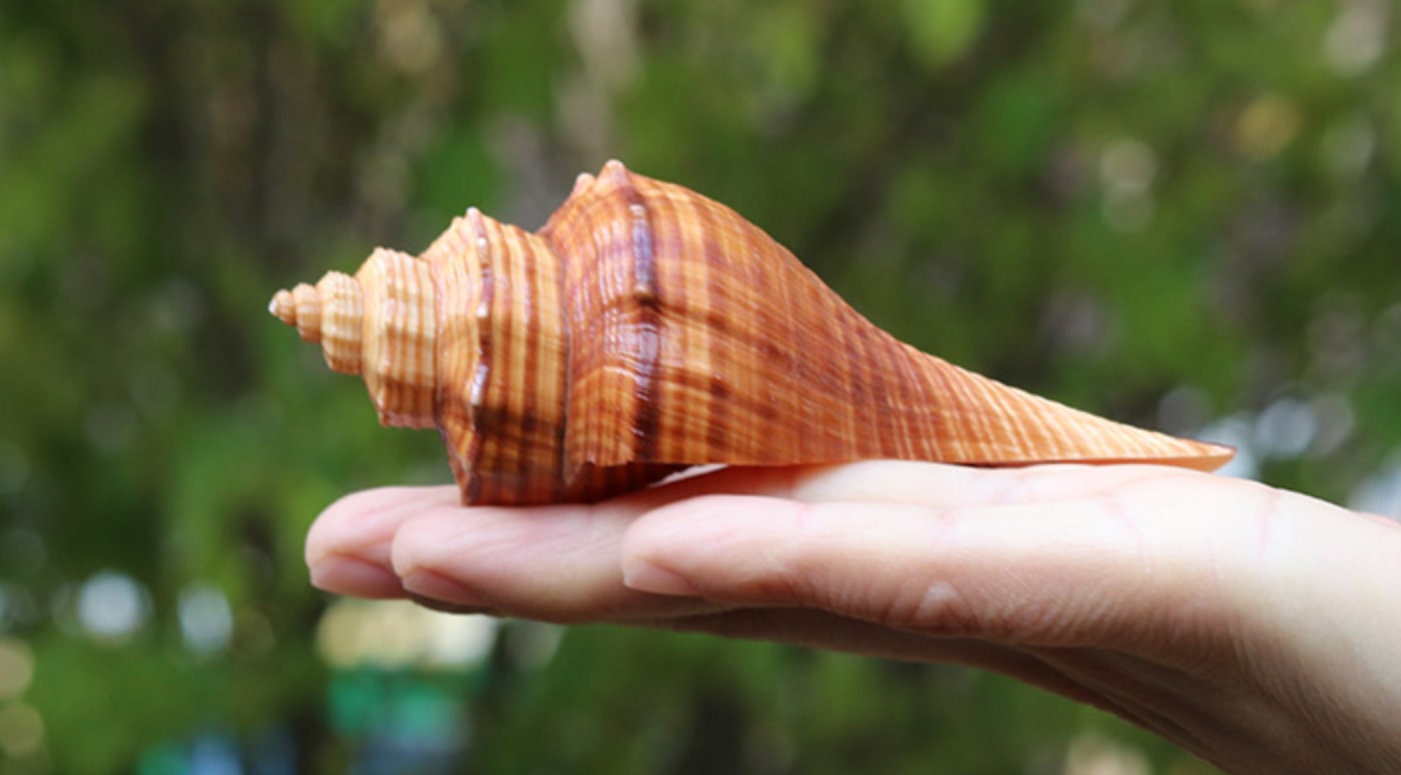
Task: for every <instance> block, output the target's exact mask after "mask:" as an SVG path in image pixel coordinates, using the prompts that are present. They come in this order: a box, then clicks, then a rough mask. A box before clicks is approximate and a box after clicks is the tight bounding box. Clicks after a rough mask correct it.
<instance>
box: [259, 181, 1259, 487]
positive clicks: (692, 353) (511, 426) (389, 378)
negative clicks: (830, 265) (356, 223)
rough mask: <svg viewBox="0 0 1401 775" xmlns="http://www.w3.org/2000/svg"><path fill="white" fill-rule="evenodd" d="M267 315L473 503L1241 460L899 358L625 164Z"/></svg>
mask: <svg viewBox="0 0 1401 775" xmlns="http://www.w3.org/2000/svg"><path fill="white" fill-rule="evenodd" d="M269 309H270V311H271V312H272V314H274V315H276V316H277V317H278V318H279V319H281V320H282V322H284V323H286V324H288V325H292V326H296V327H297V330H298V332H299V333H300V334H301V337H302V338H303V339H305V340H306V341H308V342H319V343H320V344H321V347H322V349H323V350H324V352H325V356H326V363H327V364H328V365H329V366H330V367H331V368H332V369H334V370H336V371H339V372H344V373H347V374H360V375H362V376H363V377H364V380H365V386H366V388H368V390H369V393H370V398H371V399H372V400H373V401H374V405H375V408H376V409H377V410H378V411H379V419H380V422H381V423H383V424H385V425H399V426H408V427H411V428H431V427H436V428H438V430H439V431H440V433H441V434H442V437H443V442H444V444H445V445H446V447H447V451H448V457H449V459H450V461H451V464H452V471H453V474H454V476H455V478H456V479H457V483H458V485H459V486H460V487H461V490H462V500H463V502H464V503H468V504H480V503H495V504H531V503H550V502H562V501H594V500H599V499H602V498H606V497H609V496H611V495H615V494H618V493H622V492H626V491H629V490H634V489H640V488H642V487H644V486H646V485H647V484H649V483H651V482H653V481H656V480H657V479H660V478H661V477H663V476H666V475H667V474H668V473H671V472H673V471H676V470H678V469H681V468H685V467H687V466H692V465H698V464H709V463H724V464H732V465H749V466H752V465H790V464H800V463H829V462H839V461H851V460H860V459H871V458H898V459H904V460H931V461H943V462H949V463H965V464H973V465H986V466H1015V465H1025V464H1030V463H1040V462H1050V461H1075V462H1090V463H1114V462H1131V461H1137V462H1148V463H1166V464H1172V465H1179V466H1186V467H1190V468H1197V469H1203V470H1212V469H1215V468H1217V467H1219V466H1220V465H1222V464H1224V463H1225V462H1226V461H1227V460H1229V459H1230V458H1231V456H1232V454H1233V453H1232V450H1231V449H1229V448H1227V447H1221V446H1217V445H1213V444H1206V443H1201V442H1196V441H1188V440H1184V439H1178V438H1173V437H1171V436H1166V435H1163V434H1161V433H1156V432H1153V431H1146V430H1140V429H1137V428H1132V427H1129V426H1126V425H1121V424H1119V423H1115V422H1111V421H1109V420H1105V419H1102V418H1099V417H1095V416H1093V415H1090V414H1087V413H1085V412H1081V411H1077V410H1075V409H1071V408H1068V407H1066V406H1063V405H1061V404H1058V403H1055V402H1053V401H1049V400H1046V399H1043V398H1038V397H1036V396H1033V395H1030V394H1028V393H1025V392H1023V391H1021V390H1018V389H1016V388H1012V387H1007V386H1005V385H1002V384H1000V383H998V382H995V381H993V380H991V379H988V378H985V377H981V376H978V375H976V374H973V373H971V372H968V371H965V370H963V369H960V368H959V367H957V366H954V365H952V364H949V363H947V362H945V361H943V360H940V359H939V358H936V357H934V356H931V355H926V354H924V353H921V352H919V351H918V350H916V349H914V348H913V347H910V346H909V345H906V344H902V343H901V342H899V341H897V340H896V339H895V338H894V337H892V336H890V335H889V334H887V333H885V332H884V331H881V330H880V329H878V328H877V327H876V326H875V325H874V324H872V323H870V322H869V321H867V320H866V319H865V318H863V317H862V316H861V315H860V314H858V313H857V312H856V311H855V310H853V309H852V308H851V307H850V306H848V305H847V304H846V303H845V302H844V301H843V300H842V299H841V298H840V297H839V296H837V294H836V293H834V292H833V291H832V290H830V289H829V288H827V286H825V285H824V284H823V283H822V282H821V281H820V280H819V279H818V278H817V277H816V276H815V275H814V274H813V273H812V272H810V271H809V270H808V269H807V268H805V267H804V266H803V265H802V264H801V263H800V262H799V261H798V260H797V259H796V258H794V256H793V255H792V254H791V253H789V252H788V251H787V250H786V249H785V248H784V247H783V246H781V245H779V244H778V243H777V242H775V241H774V240H773V239H772V238H770V237H769V236H768V235H767V234H765V233H764V232H763V231H762V230H760V229H759V228H758V227H757V226H754V225H753V224H751V223H749V222H748V221H746V220H745V219H744V218H742V217H740V216H739V215H738V214H737V213H735V212H734V211H733V210H731V209H729V208H728V207H725V206H724V205H722V204H719V203H718V202H715V201H713V200H711V199H707V198H706V197H704V196H701V195H699V194H696V193H695V192H693V191H689V190H687V189H685V188H682V187H681V186H678V185H674V184H670V183H664V182H661V181H658V180H652V179H650V178H647V177H643V176H642V175H638V174H636V173H633V172H629V171H628V170H627V169H626V168H624V166H623V165H622V164H621V163H619V162H617V161H610V162H608V164H606V165H605V166H604V167H603V170H602V172H601V173H599V175H598V176H597V177H594V176H591V175H587V174H584V175H580V176H579V179H578V181H577V182H576V183H575V185H574V191H573V193H572V194H571V195H570V196H569V198H568V199H567V200H566V201H565V202H564V204H563V205H562V206H561V207H560V208H559V210H557V211H556V212H555V213H554V214H553V215H552V216H551V217H550V220H549V222H548V223H547V224H545V227H544V228H542V229H541V230H540V231H538V232H535V233H530V232H527V231H524V230H522V229H519V228H517V227H515V226H510V225H507V224H503V223H500V222H498V221H495V220H492V219H491V218H489V217H487V216H485V215H482V214H481V213H480V212H478V211H477V210H476V209H475V208H472V209H469V210H468V211H467V213H466V215H465V217H460V218H456V219H454V220H453V223H452V226H450V227H449V228H448V230H447V231H446V232H444V233H443V234H442V236H440V237H438V239H437V241H435V242H434V243H433V244H432V245H430V246H429V248H428V249H427V250H426V251H425V252H424V253H423V255H421V256H418V257H417V258H415V257H413V256H410V255H408V254H406V253H401V252H398V251H394V250H386V249H384V248H379V249H376V250H375V251H374V253H373V254H372V255H371V256H370V258H369V259H368V260H367V261H366V262H365V263H364V265H363V266H361V267H360V270H359V271H358V272H357V273H356V274H355V275H354V276H353V277H352V276H348V275H345V274H341V273H339V272H330V273H328V274H327V275H326V276H325V277H323V278H322V279H321V281H320V282H318V283H317V284H316V286H315V287H313V286H309V285H306V284H301V285H298V286H297V287H295V288H293V289H292V290H291V291H279V292H278V293H277V295H276V296H275V297H273V300H272V304H271V305H270V307H269Z"/></svg>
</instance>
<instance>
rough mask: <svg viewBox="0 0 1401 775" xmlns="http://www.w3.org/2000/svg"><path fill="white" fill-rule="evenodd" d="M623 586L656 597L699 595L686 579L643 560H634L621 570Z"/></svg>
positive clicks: (694, 586) (693, 585) (697, 590)
mask: <svg viewBox="0 0 1401 775" xmlns="http://www.w3.org/2000/svg"><path fill="white" fill-rule="evenodd" d="M623 584H624V585H625V586H627V587H628V588H630V589H635V590H637V591H639V592H651V593H653V594H657V595H677V596H683V597H697V596H699V594H700V590H699V589H696V585H695V584H692V583H691V582H690V580H689V579H687V578H686V577H684V576H682V575H680V574H678V573H676V572H675V571H670V570H667V569H666V568H659V567H657V566H656V565H653V564H652V563H650V562H646V561H645V560H634V561H632V562H630V563H628V564H627V566H626V567H624V568H623Z"/></svg>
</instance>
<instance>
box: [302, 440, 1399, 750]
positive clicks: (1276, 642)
mask: <svg viewBox="0 0 1401 775" xmlns="http://www.w3.org/2000/svg"><path fill="white" fill-rule="evenodd" d="M458 497H459V496H458V492H457V490H456V489H455V488H452V487H440V488H418V489H411V488H387V489H380V490H371V491H367V492H361V493H356V494H354V495H350V496H347V497H345V498H343V499H341V500H340V501H338V502H337V503H335V504H333V505H332V506H331V507H329V508H328V509H327V510H326V511H325V513H323V514H322V515H321V517H320V518H319V519H318V520H317V522H316V524H315V525H314V526H313V527H312V530H311V533H310V535H309V537H308V539H307V549H306V552H307V562H308V565H309V566H310V569H311V577H312V582H313V583H314V584H315V585H316V586H318V587H320V588H322V589H325V590H328V591H331V592H336V593H340V594H345V595H355V596H359V597H369V598H401V597H409V598H413V599H415V600H418V601H419V602H421V603H423V604H425V605H429V606H432V607H435V608H440V609H444V610H452V611H460V612H472V611H475V612H485V613H491V614H499V615H510V616H519V617H526V618H532V619H540V620H546V621H552V622H592V621H608V622H616V623H622V624H631V625H638V626H651V627H663V628H670V629H676V630H687V631H702V632H709V633H714V634H717V635H722V636H727V637H737V638H762V639H769V640H777V641H785V642H790V643H798V644H806V645H810V646H815V647H821V648H829V649H836V650H841V651H849V652H854V653H858V654H867V655H872V656H879V657H888V658H896V659H906V660H922V661H931V662H952V663H960V664H965V665H971V666H974V667H979V668H985V669H989V670H995V671H997V672H1000V673H1004V674H1007V675H1010V676H1013V677H1016V678H1018V679H1021V680H1023V681H1026V682H1028V683H1031V684H1034V685H1037V686H1040V687H1043V688H1045V689H1048V690H1050V691H1053V692H1056V693H1059V694H1062V695H1064V696H1066V697H1070V698H1072V699H1075V700H1079V701H1081V702H1086V703H1089V704H1091V705H1094V706H1096V707H1099V708H1102V709H1104V710H1107V711H1110V712H1112V713H1115V714H1118V715H1119V716H1122V717H1123V718H1125V719H1128V720H1129V721H1131V722H1133V723H1135V724H1139V725H1141V726H1143V727H1146V728H1147V729H1150V730H1152V731H1154V732H1156V733H1157V734H1159V735H1162V736H1163V737H1165V738H1167V739H1169V740H1171V741H1173V742H1175V743H1177V744H1178V745H1180V746H1182V747H1183V748H1186V749H1187V750H1190V751H1192V752H1194V753H1196V754H1197V755H1199V756H1201V757H1203V758H1205V759H1207V760H1208V761H1211V762H1213V763H1215V764H1216V765H1218V766H1220V767H1222V768H1224V769H1226V770H1228V771H1230V772H1234V773H1292V772H1298V773H1321V772H1348V773H1372V772H1375V773H1381V772H1398V771H1401V722H1398V720H1399V719H1401V615H1398V612H1401V526H1398V525H1397V523H1395V522H1392V521H1390V520H1387V519H1384V518H1382V517H1378V516H1375V515H1368V514H1360V513H1356V512H1351V511H1347V510H1345V509H1342V508H1339V507H1337V506H1333V505H1330V504H1328V503H1324V502H1322V501H1318V500H1315V499H1312V498H1309V497H1306V496H1303V495H1299V494H1297V493H1292V492H1288V491H1284V490H1277V489H1272V488H1269V487H1266V486H1263V485H1260V484H1256V483H1253V482H1248V481H1244V480H1238V479H1229V478H1223V477H1218V476H1212V475H1209V474H1202V473H1197V472H1193V471H1187V470H1181V469H1176V468H1167V467H1160V466H1141V465H1123V466H1106V467H1087V466H1069V465H1047V466H1035V467H1030V468H1022V469H999V470H988V469H972V468H961V467H955V466H946V465H938V464H926V463H904V462H888V461H882V462H870V463H857V464H851V465H844V466H836V467H826V468H787V469H727V470H723V471H720V472H716V473H713V474H709V475H705V476H698V477H694V478H690V479H683V480H681V481H678V482H675V483H673V484H669V485H666V486H663V487H658V488H654V489H651V490H648V491H645V492H642V493H637V494H634V495H630V496H626V497H623V498H618V499H615V500H612V501H608V502H605V503H600V504H595V505H591V506H581V505H570V506H546V507H533V508H502V507H473V508H464V507H462V506H461V505H459V502H458Z"/></svg>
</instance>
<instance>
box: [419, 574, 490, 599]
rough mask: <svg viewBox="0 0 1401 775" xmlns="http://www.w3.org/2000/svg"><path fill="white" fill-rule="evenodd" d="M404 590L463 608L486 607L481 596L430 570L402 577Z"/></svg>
mask: <svg viewBox="0 0 1401 775" xmlns="http://www.w3.org/2000/svg"><path fill="white" fill-rule="evenodd" d="M402 581H403V584H404V589H407V590H408V591H410V592H412V593H414V594H416V595H421V596H423V597H430V598H433V599H434V600H442V601H445V602H448V603H454V604H456V605H461V606H472V607H476V608H480V607H485V606H486V605H487V603H486V601H485V600H483V599H482V598H481V596H480V595H478V594H477V593H475V592H473V591H472V590H470V589H468V588H467V587H464V586H463V585H461V584H459V583H458V582H456V581H454V580H453V579H450V578H448V577H447V576H444V575H442V574H441V573H434V572H433V571H429V570H412V571H409V572H408V573H407V574H405V575H404V576H403V577H402Z"/></svg>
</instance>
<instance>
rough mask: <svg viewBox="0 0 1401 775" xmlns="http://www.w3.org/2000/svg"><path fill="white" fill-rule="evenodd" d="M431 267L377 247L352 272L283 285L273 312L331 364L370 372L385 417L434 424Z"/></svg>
mask: <svg viewBox="0 0 1401 775" xmlns="http://www.w3.org/2000/svg"><path fill="white" fill-rule="evenodd" d="M435 294H436V292H435V289H434V282H433V278H432V268H431V267H430V266H429V265H428V264H427V263H425V262H422V261H419V260H418V259H416V258H414V257H413V256H410V255H407V254H405V253H399V252H397V251H392V250H385V249H383V248H380V249H378V250H376V251H375V252H374V254H373V255H371V256H370V258H369V260H367V261H366V262H365V263H364V264H363V265H362V266H361V267H360V271H358V272H356V273H355V276H353V277H352V276H350V275H346V274H342V273H340V272H328V273H326V276H324V277H322V278H321V281H320V282H318V283H317V284H316V285H315V286H311V285H307V284H306V283H301V284H299V285H297V286H296V287H295V288H293V289H292V290H291V291H278V292H277V294H276V295H275V296H273V299H272V303H271V304H270V305H269V306H268V311H270V312H271V313H272V314H273V315H275V316H277V318H278V319H280V320H281V321H282V322H283V323H286V324H287V325H291V326H296V328H297V333H298V334H300V335H301V337H302V339H304V340H306V341H308V342H314V343H319V344H320V345H321V350H322V352H323V353H324V355H325V357H326V365H327V366H329V367H330V368H331V369H332V370H333V371H338V372H341V373H342V374H359V375H361V376H362V377H364V379H365V387H366V388H367V389H368V390H369V392H370V399H371V400H372V401H373V402H374V405H375V409H376V410H377V411H378V412H379V417H380V422H382V423H384V424H385V425H397V426H402V427H409V428H431V427H433V425H434V422H435V409H434V405H435V395H436V393H437V390H438V380H437V368H436V367H437V354H436V347H435V342H436V339H437V331H438V328H437V318H436V313H435V311H434V298H435Z"/></svg>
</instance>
